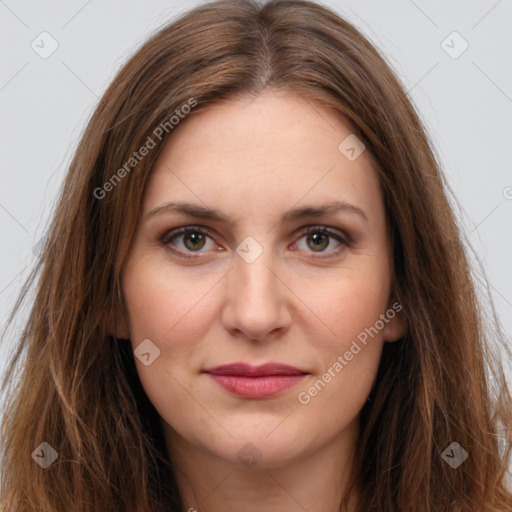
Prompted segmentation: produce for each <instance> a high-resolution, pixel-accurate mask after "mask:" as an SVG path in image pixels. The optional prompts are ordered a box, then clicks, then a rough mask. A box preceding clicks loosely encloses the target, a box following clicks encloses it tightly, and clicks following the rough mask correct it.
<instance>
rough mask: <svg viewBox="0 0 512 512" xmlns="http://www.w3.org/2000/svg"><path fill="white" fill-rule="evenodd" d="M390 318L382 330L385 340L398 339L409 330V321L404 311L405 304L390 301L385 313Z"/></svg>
mask: <svg viewBox="0 0 512 512" xmlns="http://www.w3.org/2000/svg"><path fill="white" fill-rule="evenodd" d="M385 316H386V318H387V319H388V321H387V323H386V324H385V326H384V329H383V331H382V334H383V337H384V341H389V342H393V341H398V340H400V339H401V338H403V337H404V336H405V334H406V332H407V322H406V320H405V316H404V313H403V306H402V305H401V304H400V303H399V302H398V301H397V300H393V301H390V302H389V304H388V309H387V310H386V313H385Z"/></svg>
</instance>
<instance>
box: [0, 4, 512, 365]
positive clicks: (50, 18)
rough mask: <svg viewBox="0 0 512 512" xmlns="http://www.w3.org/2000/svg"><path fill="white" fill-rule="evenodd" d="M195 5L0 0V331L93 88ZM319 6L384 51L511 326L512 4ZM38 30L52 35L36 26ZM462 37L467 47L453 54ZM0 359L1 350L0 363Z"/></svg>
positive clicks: (90, 105) (97, 92) (93, 100)
mask: <svg viewBox="0 0 512 512" xmlns="http://www.w3.org/2000/svg"><path fill="white" fill-rule="evenodd" d="M201 3H202V1H199V2H186V3H184V2H176V1H171V2H169V1H167V2H165V1H163V0H161V1H157V0H152V1H144V2H142V1H141V0H139V1H133V0H132V1H122V2H121V1H120V0H117V1H114V0H110V1H103V2H100V1H99V0H89V1H86V0H76V1H75V0H73V1H66V2H64V1H61V2H58V1H45V2H38V1H36V0H31V1H26V2H15V1H14V0H5V1H1V0H0V40H1V44H2V48H3V51H2V53H1V57H0V61H1V62H0V107H1V113H2V123H1V125H0V130H1V131H0V152H1V159H0V162H1V172H2V176H1V188H0V224H1V235H2V236H1V240H2V244H1V250H0V252H1V258H2V260H1V263H2V264H1V265H0V328H1V327H3V325H4V324H5V321H6V319H7V315H8V313H9V311H10V308H11V307H12V305H13V301H14V300H15V298H16V295H17V293H18V291H19V289H20V286H21V284H22V282H23V278H24V277H25V276H26V275H27V272H28V269H29V268H30V266H31V265H32V264H33V262H34V261H35V256H34V246H36V244H37V242H38V241H39V240H40V239H41V237H42V235H43V233H44V228H45V226H46V225H47V223H48V220H49V218H50V214H51V211H52V207H53V204H54V200H55V198H56V195H57V192H58V189H59V187H60V185H61V183H62V180H63V177H64V175H65V172H66V168H67V165H68V163H69V161H70V158H71V156H72V153H73V150H74V148H75V147H76V144H77V140H78V138H79V137H80V135H81V133H82V131H83V129H84V127H85V123H86V122H87V120H88V118H89V116H90V115H91V113H92V111H93V109H94V107H95V105H96V104H97V102H98V99H99V97H100V96H101V94H102V93H103V92H104V90H105V89H106V87H107V85H108V83H109V82H110V81H111V79H112V78H113V76H114V74H115V73H116V72H117V70H118V69H119V68H120V67H121V65H122V64H123V63H124V62H125V60H126V59H127V57H128V56H130V55H131V54H132V53H133V52H134V51H135V49H136V47H137V46H138V45H139V44H140V43H142V42H143V41H144V40H145V39H146V38H147V36H148V35H149V34H151V33H152V32H153V31H155V30H156V29H157V28H159V27H160V26H161V25H162V24H163V23H165V22H167V21H169V20H171V19H172V18H173V17H174V16H175V15H177V14H179V13H181V12H183V11H184V10H188V9H189V8H190V7H193V6H195V5H198V4H201ZM325 4H326V5H328V6H331V7H333V8H334V9H335V10H337V11H338V12H339V13H340V14H342V15H343V16H345V17H346V18H347V19H348V20H349V21H351V22H352V23H354V24H355V25H356V26H357V27H358V28H359V29H360V30H361V31H362V32H363V33H364V34H365V35H366V36H367V37H368V38H369V39H370V40H371V41H372V42H373V43H374V44H375V45H376V46H377V47H378V48H380V49H381V50H382V52H383V53H384V54H385V56H386V57H387V60H388V62H389V63H390V64H391V66H392V68H393V69H394V70H395V72H396V73H397V74H398V76H399V77H400V79H401V80H402V82H403V83H404V84H405V86H406V88H407V90H408V91H409V94H410V97H411V99H412V100H413V102H414V103H415V104H416V106H417V108H418V110H419V112H420V115H421V116H422V118H423V120H424V123H425V125H426V127H427V129H428V131H429V133H430V134H431V136H432V138H433V140H434V144H435V148H436V150H437V151H438V152H439V155H440V157H441V162H442V166H443V169H444V172H445V173H446V176H447V178H448V181H449V183H450V185H451V187H452V189H453V191H454V193H455V196H456V198H457V201H458V202H459V203H460V205H461V207H462V210H461V211H460V212H459V213H460V219H461V223H462V225H463V226H464V229H465V232H466V235H467V238H468V241H469V243H470V244H471V246H472V247H473V248H474V250H475V251H476V253H477V254H478V256H479V259H480V260H481V262H482V265H483V269H484V271H485V273H486V275H487V278H488V281H489V284H490V286H491V288H490V290H491V293H492V298H493V300H494V301H495V305H496V308H497V312H498V315H499V317H500V319H501V322H502V324H503V327H504V330H505V332H506V333H511V332H512V315H511V311H512V271H511V267H510V262H511V255H512V236H511V235H512V229H511V222H510V219H511V216H512V173H511V169H510V163H511V161H512V158H511V156H512V141H511V134H512V130H511V127H512V115H511V114H512V67H511V63H512V59H511V54H512V31H511V30H510V29H509V28H510V26H512V23H511V22H512V2H511V1H510V0H508V1H507V0H501V1H496V0H485V1H484V0H482V1H478V2H477V1H474V0H473V1H467V0H458V1H451V2H446V1H435V2H434V1H432V2H427V1H420V0H416V1H412V0H394V1H387V2H382V1H378V0H371V1H370V0H366V1H356V0H351V1H338V2H335V1H326V2H325ZM44 31H46V32H48V33H49V34H50V36H40V34H41V33H42V32H44ZM454 31H456V32H458V33H459V34H460V36H457V35H455V36H454V35H451V34H452V33H453V32H454ZM52 39H53V40H55V41H56V43H52ZM443 41H444V43H443ZM464 41H466V42H467V44H468V45H469V46H468V48H467V50H466V51H464V52H463V53H462V54H460V55H458V54H459V53H460V52H461V51H462V50H463V49H464V47H465V45H466V43H465V42H464ZM51 44H58V48H57V50H56V51H55V52H54V53H53V54H51V55H50V56H48V57H47V58H42V57H41V56H40V54H39V53H37V52H36V51H35V50H34V49H33V48H32V47H31V45H34V46H35V47H36V48H39V49H38V51H39V52H42V51H48V50H49V49H51ZM454 57H456V58H454ZM19 328H21V323H20V322H18V324H17V326H15V329H19ZM4 359H5V347H0V373H1V371H2V365H3V362H4Z"/></svg>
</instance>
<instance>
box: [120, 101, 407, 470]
mask: <svg viewBox="0 0 512 512" xmlns="http://www.w3.org/2000/svg"><path fill="white" fill-rule="evenodd" d="M349 135H351V131H350V129H349V128H348V127H347V126H346V125H345V124H344V123H343V120H342V118H341V117H339V116H337V115H335V114H333V113H332V112H331V111H328V110H325V109H323V108H322V107H321V106H319V105H316V106H315V108H313V107H312V104H311V103H305V102H304V101H303V100H301V99H300V98H299V97H296V96H294V95H292V94H291V93H285V92H264V93H262V94H260V95H259V96H257V97H256V98H245V99H241V100H236V101H229V102H222V103H218V104H216V105H215V106H212V107H210V108H208V109H206V110H204V111H201V112H197V113H195V114H193V115H190V116H189V118H187V119H186V120H185V121H182V123H181V124H180V125H179V126H178V127H177V128H175V130H174V132H173V134H172V137H171V138H170V140H169V141H168V142H167V144H166V146H165V148H164V150H163V152H162V153H161V154H160V156H159V159H158V161H157V163H156V165H155V167H154V169H153V171H152V174H151V176H150V179H149V183H148V186H147V189H146V191H145V195H144V200H143V205H142V208H143V212H142V220H141V222H140V224H139V226H138V230H137V233H136V237H135V241H134V243H133V246H132V248H131V251H130V254H129V257H128V260H127V261H126V263H125V266H124V269H123V275H122V288H123V294H124V299H125V303H126V307H127V311H128V318H127V322H126V324H124V325H119V326H118V332H117V335H118V336H119V337H123V338H129V339H130V343H131V344H132V348H133V350H134V351H135V355H136V356H137V357H135V362H136V366H137V371H138V374H139V376H140V379H141V382H142V385H143V387H144V389H145V392H146V393H147V395H148V397H149V399H150V400H151V402H152V403H153V405H154V406H155V408H156V409H157V411H158V412H159V414H160V416H161V418H162V425H163V427H164V432H165V436H166V441H167V443H168V447H173V449H176V450H178V449H180V448H181V449H185V450H186V449H187V447H188V448H190V449H194V450H199V451H201V452H203V453H205V454H208V455H209V456H213V457H217V458H219V459H223V460H225V461H230V462H233V463H239V462H240V456H241V454H240V453H239V452H240V450H241V448H242V447H244V445H245V444H246V443H248V442H250V443H252V444H251V445H249V446H250V447H249V448H248V447H246V448H245V450H246V451H247V450H249V451H251V450H253V451H254V453H253V454H252V455H254V456H255V457H259V456H261V460H260V464H262V465H266V466H267V467H277V466H279V465H282V464H287V463H289V462H291V461H294V460H295V461H296V460H299V459H300V458H302V457H306V456H308V455H312V454H314V453H315V452H318V451H319V450H321V449H322V448H324V447H326V446H328V445H329V444H332V443H334V442H336V440H339V439H342V438H343V436H344V435H345V434H346V433H347V432H349V431H353V427H354V425H356V424H357V418H358V414H359V412H360V410H361V408H362V407H363V405H364V403H365V401H366V400H367V397H368V394H369V392H370V390H371V387H372V384H373V382H374V379H375V374H376V371H377V367H378V363H379V358H380V355H381V351H382V346H383V343H384V342H385V341H395V340H397V339H399V338H400V337H401V336H402V335H403V323H402V320H401V315H400V314H399V313H398V312H397V311H398V309H400V306H397V303H396V302H393V300H392V298H391V297H390V289H391V282H392V261H391V256H390V255H391V253H390V247H389V241H388V239H387V234H386V219H385V212H384V205H383V199H382V196H381V191H380V188H379V183H378V179H377V174H376V172H375V170H374V168H373V167H372V162H371V160H370V157H369V155H368V154H367V153H366V152H365V151H363V152H362V153H361V154H360V155H359V156H358V157H357V158H355V159H354V156H357V153H358V149H360V147H359V146H357V144H356V142H357V141H356V142H354V139H353V138H351V139H348V140H347V141H345V142H344V143H343V144H341V149H339V146H340V143H342V141H344V140H345V139H346V138H347V137H348V136H349ZM350 147H353V148H354V149H355V151H351V150H350ZM212 212H214V214H212ZM184 229H186V230H187V231H186V232H185V233H184V232H183V230H184ZM393 304H394V305H395V306H394V307H393ZM235 363H236V364H237V365H236V366H232V367H228V368H224V369H223V368H220V369H217V368H218V367H220V366H224V365H232V364H235ZM238 363H243V364H245V365H249V366H246V367H243V366H240V365H238ZM260 365H270V366H267V367H266V368H264V369H263V370H266V371H260V372H259V373H258V372H256V373H251V371H252V370H255V369H256V370H257V367H258V366H260ZM279 365H286V367H285V366H279ZM290 367H292V368H291V369H290ZM262 374H265V375H262ZM241 453H244V452H241ZM249 455H251V454H249Z"/></svg>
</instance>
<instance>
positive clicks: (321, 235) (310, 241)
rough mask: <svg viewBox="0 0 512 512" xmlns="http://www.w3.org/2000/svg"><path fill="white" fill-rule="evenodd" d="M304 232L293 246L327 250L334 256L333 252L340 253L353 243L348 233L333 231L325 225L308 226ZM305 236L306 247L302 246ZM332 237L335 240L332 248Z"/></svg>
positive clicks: (312, 249) (317, 250)
mask: <svg viewBox="0 0 512 512" xmlns="http://www.w3.org/2000/svg"><path fill="white" fill-rule="evenodd" d="M302 233H303V234H302V237H301V238H300V239H299V240H298V241H297V242H295V243H294V244H293V247H297V248H298V249H299V250H305V251H308V249H311V251H310V252H314V253H322V254H323V253H325V252H327V253H328V254H329V256H332V255H333V254H338V253H339V252H341V251H343V250H344V249H345V248H346V247H350V246H351V243H352V242H351V239H350V237H349V236H348V235H343V234H341V233H338V232H336V231H331V230H330V229H328V228H326V227H325V226H308V228H307V229H306V230H305V231H303V232H302ZM304 238H305V248H304V246H302V247H301V243H300V241H301V240H302V239H304ZM332 239H334V240H335V243H334V245H335V247H334V248H332V245H333V242H332ZM336 244H337V245H336ZM329 247H331V250H329V251H326V249H328V248H329Z"/></svg>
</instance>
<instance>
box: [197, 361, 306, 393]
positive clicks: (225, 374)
mask: <svg viewBox="0 0 512 512" xmlns="http://www.w3.org/2000/svg"><path fill="white" fill-rule="evenodd" d="M203 372H204V373H207V374H208V375H209V376H210V378H211V379H212V380H214V381H215V382H216V383H217V384H218V385H219V386H221V387H222V388H223V389H225V390H226V391H228V392H229V393H231V394H233V395H236V396H240V397H243V398H268V397H271V396H276V395H278V394H280V393H282V392H284V391H286V390H287V389H290V388H291V387H293V386H295V385H296V384H298V383H299V382H300V381H301V380H302V379H303V378H304V377H305V376H306V375H308V372H306V371H304V370H300V369H299V368H295V367H293V366H289V365H285V364H279V363H267V364H264V365H261V366H251V365H249V364H246V363H233V364H226V365H221V366H216V367H214V368H209V369H206V370H203Z"/></svg>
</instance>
